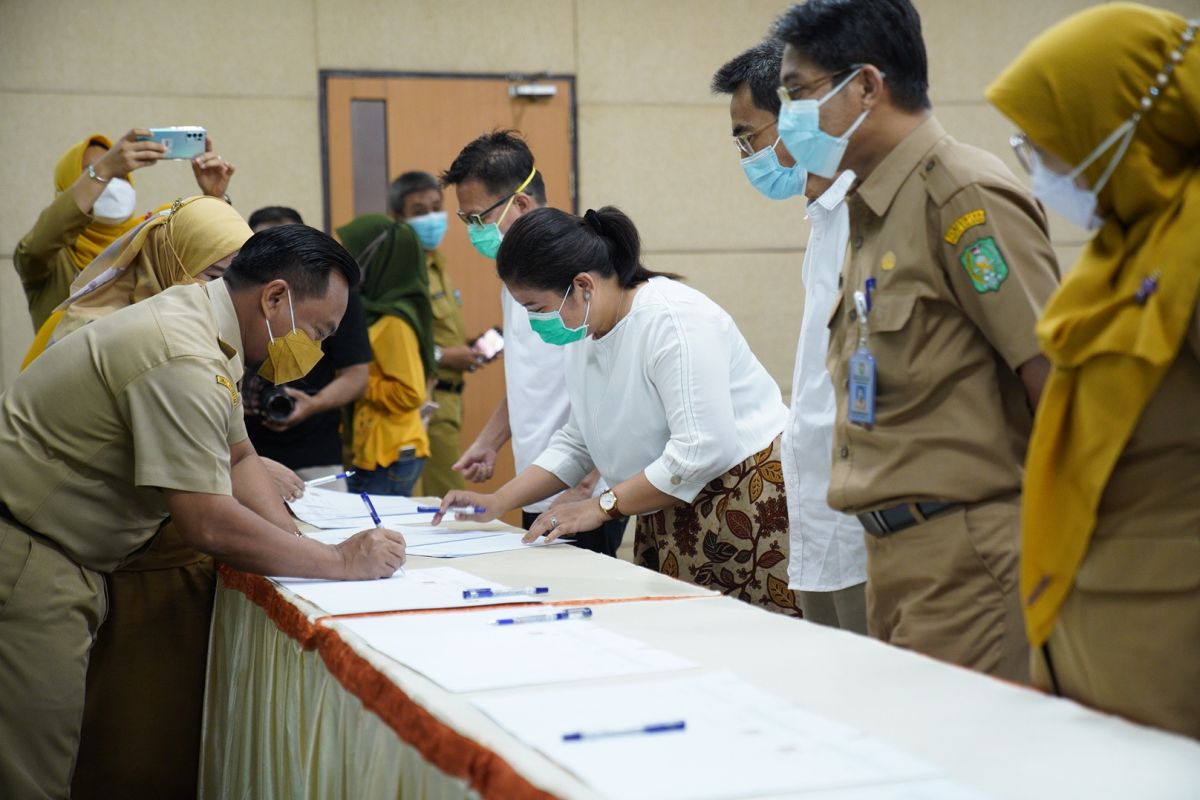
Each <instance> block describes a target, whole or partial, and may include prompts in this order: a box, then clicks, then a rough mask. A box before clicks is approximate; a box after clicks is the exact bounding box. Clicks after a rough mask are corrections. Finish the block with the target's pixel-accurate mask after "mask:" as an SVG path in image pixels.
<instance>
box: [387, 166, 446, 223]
mask: <svg viewBox="0 0 1200 800" xmlns="http://www.w3.org/2000/svg"><path fill="white" fill-rule="evenodd" d="M430 189H437V190H438V191H441V190H442V185H441V184H440V183H438V181H437V178H435V177H433V176H432V175H430V174H429V173H428V172H421V171H420V170H412V171H410V172H404V173H401V175H400V177H399V178H396V180H394V181H392V185H391V186H389V187H388V208H389V209H391V211H392V213H393V214H395V215H396V216H397V217H402V216H404V198H406V197H408V196H409V195H410V194H416V193H417V192H427V191H429V190H430Z"/></svg>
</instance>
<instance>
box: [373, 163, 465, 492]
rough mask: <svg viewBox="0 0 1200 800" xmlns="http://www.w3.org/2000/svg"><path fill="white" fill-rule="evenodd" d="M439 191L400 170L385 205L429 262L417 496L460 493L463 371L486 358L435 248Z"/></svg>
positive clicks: (424, 177) (442, 218) (429, 179)
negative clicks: (425, 419) (429, 331)
mask: <svg viewBox="0 0 1200 800" xmlns="http://www.w3.org/2000/svg"><path fill="white" fill-rule="evenodd" d="M442 200H443V198H442V187H441V184H439V183H438V182H437V178H435V177H433V176H432V175H430V174H429V173H428V172H417V171H413V172H405V173H403V174H402V175H401V176H400V177H399V178H396V180H394V181H392V185H391V188H390V189H389V190H388V206H389V207H390V209H391V214H392V217H393V218H394V219H399V220H403V221H404V222H406V223H408V224H409V225H410V226H411V227H412V229H413V231H414V232H415V233H416V234H417V238H418V239H419V240H420V242H421V247H422V248H423V249H424V250H425V254H426V256H427V259H428V264H429V302H430V304H431V305H432V306H433V342H434V344H435V345H436V347H434V351H435V355H436V356H437V362H438V370H437V379H436V381H435V382H434V387H433V393H432V396H433V402H434V403H436V404H437V408H436V409H435V410H434V412H433V416H432V417H431V418H430V420H429V458H428V460H426V462H425V469H424V470H423V471H422V473H421V492H422V494H426V495H430V496H433V497H443V496H445V494H446V492H449V491H451V490H452V489H465V488H466V485H467V484H466V482H465V481H464V480H463V477H462V475H460V474H459V473H457V472H455V471H454V469H453V466H454V462H456V461H458V457H459V446H458V436H459V433H460V432H461V431H462V425H463V389H464V388H465V383H464V381H463V377H464V376H463V373H464V372H474V371H475V370H476V369H478V368H479V367H480V366H481V365H482V364H484V363H485V359H484V358H483V356H481V355H480V354H479V353H477V352H476V351H475V350H473V349H471V347H469V346H468V345H467V325H466V322H465V321H464V320H463V312H462V294H461V293H460V292H459V291H458V289H456V288H454V282H453V281H452V280H451V279H450V273H449V272H447V271H446V263H445V259H443V258H442V254H441V252H440V251H439V250H438V248H439V247H440V246H441V244H442V239H443V237H445V235H446V212H445V211H444V210H443V209H442Z"/></svg>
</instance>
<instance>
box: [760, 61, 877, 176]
mask: <svg viewBox="0 0 1200 800" xmlns="http://www.w3.org/2000/svg"><path fill="white" fill-rule="evenodd" d="M861 71H862V67H859V68H858V69H856V70H854V71H853V72H851V73H850V75H849V76H847V77H846V79H845V80H843V81H842V82H841V83H839V84H838V85H837V86H835V87H833V88H832V89H830V90H829V92H828V93H827V94H826V95H825V96H824V97H822V98H821V99H820V100H785V101H784V103H783V106H782V107H781V108H780V109H779V138H780V139H782V140H783V146H784V147H786V148H787V149H788V152H789V153H791V154H792V158H794V159H796V166H797V167H798V168H799V169H802V170H804V171H806V172H811V173H812V174H813V175H820V176H821V177H822V178H832V177H833V176H834V175H836V174H837V171H838V168H840V167H841V165H842V156H844V155H845V154H846V145H848V144H849V143H850V137H851V136H853V135H854V132H855V131H856V130H858V126H859V125H862V123H863V120H865V119H866V118H867V114H868V113H870V109H867V110H866V111H864V112H863V113H861V114H859V115H858V119H856V120H855V121H854V124H853V125H851V126H850V128H849V129H848V130H847V131H846V132H845V133H843V134H842V135H841V136H837V137H834V136H830V135H829V134H828V133H825V131H823V130H821V106H823V105H825V103H826V102H827V101H828V100H829V98H831V97H833V96H834V95H836V94H837V93H838V92H840V91H841V90H842V89H844V88H845V87H846V84H848V83H850V81H852V80H854V76H856V75H858V73H859V72H861ZM780 92H781V93H782V92H783V90H782V89H781V90H780Z"/></svg>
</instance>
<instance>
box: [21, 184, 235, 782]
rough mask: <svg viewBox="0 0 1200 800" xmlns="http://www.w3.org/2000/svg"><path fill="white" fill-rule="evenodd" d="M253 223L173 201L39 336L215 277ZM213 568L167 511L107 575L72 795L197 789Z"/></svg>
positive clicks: (193, 201) (79, 280)
mask: <svg viewBox="0 0 1200 800" xmlns="http://www.w3.org/2000/svg"><path fill="white" fill-rule="evenodd" d="M251 235H252V234H251V231H250V227H249V226H248V225H247V224H246V223H245V221H244V220H243V219H242V218H241V216H240V215H239V214H238V213H237V211H236V210H234V208H233V207H232V206H230V205H229V204H228V203H226V202H225V201H224V200H219V199H217V198H215V197H192V198H188V199H187V200H180V201H177V202H176V203H175V204H174V205H173V206H172V207H171V208H169V209H167V210H165V211H160V212H158V213H155V214H152V215H151V216H150V218H149V219H148V220H146V221H145V222H142V223H141V224H140V225H137V226H135V227H134V228H132V229H131V230H130V231H128V232H127V233H126V234H125V235H123V236H121V237H120V238H118V239H116V240H115V241H114V242H112V243H111V244H110V245H109V246H108V247H106V248H105V249H104V251H103V252H102V253H100V254H99V255H98V256H97V257H96V259H95V260H94V261H93V262H92V263H91V264H90V265H88V267H87V268H86V269H84V270H83V272H81V273H79V274H78V276H77V277H76V279H75V282H74V284H72V286H71V295H70V297H69V298H68V299H67V300H66V301H64V302H63V303H62V304H61V305H60V306H59V308H58V309H56V310H55V312H54V313H53V314H52V315H51V316H50V318H49V319H48V320H47V322H46V323H45V325H43V326H42V332H41V333H40V334H39V336H38V340H37V341H35V344H34V347H35V348H38V346H39V345H44V344H45V343H46V341H47V340H49V341H50V342H51V346H53V341H57V340H59V339H61V338H62V337H63V336H66V335H69V334H70V333H71V332H72V331H74V330H76V329H78V328H80V327H82V326H83V325H85V324H87V323H88V322H91V321H93V320H95V319H99V318H100V317H102V316H105V315H107V314H111V313H113V312H115V311H119V310H120V309H122V308H124V307H126V306H129V305H131V304H133V303H136V302H139V301H141V300H145V299H146V298H148V297H151V296H153V295H156V294H158V293H159V292H162V291H164V290H165V289H168V288H170V287H171V286H175V285H178V284H186V283H194V282H196V281H205V280H210V279H214V278H218V277H220V275H221V274H222V273H223V272H224V271H225V268H226V267H228V265H229V262H230V261H232V260H233V257H234V256H235V255H236V254H237V252H238V251H239V250H240V249H241V248H242V245H243V244H245V242H246V240H247V239H249V238H250V236H251ZM40 352H41V350H40V349H37V350H36V352H35V351H34V350H31V351H30V355H29V356H28V357H27V363H28V361H32V360H33V358H35V357H36V356H37V355H38V354H39V353H40ZM215 580H216V579H215V574H214V570H213V564H212V559H210V558H208V557H207V556H203V555H201V554H200V553H197V552H196V551H194V550H191V549H190V548H188V547H185V546H184V545H183V543H182V541H181V540H180V538H179V535H178V533H177V532H176V530H175V527H174V526H173V525H171V523H170V522H169V521H168V522H167V523H166V524H165V525H164V526H163V527H162V529H161V530H160V531H159V533H158V535H157V536H155V538H154V539H153V540H152V542H151V544H150V547H149V548H148V549H147V550H146V551H145V552H144V553H143V554H141V555H140V556H138V557H137V558H136V559H135V560H133V561H131V562H130V563H128V564H126V565H124V566H122V567H121V568H120V569H118V570H116V571H115V572H113V573H111V574H110V575H109V576H108V580H107V582H108V597H109V600H108V603H109V606H108V609H109V610H108V617H107V619H106V620H105V622H104V625H102V626H101V628H100V632H99V634H98V635H97V637H96V643H95V645H94V646H93V648H92V651H91V658H90V660H89V663H88V675H87V694H86V701H85V706H84V716H83V728H82V732H81V736H80V744H79V758H78V761H77V763H76V767H75V776H74V780H73V789H72V797H76V798H84V799H85V800H86V798H91V797H185V796H188V797H194V796H195V794H196V788H195V783H196V770H197V763H198V758H199V750H200V727H201V716H202V710H203V698H204V674H205V668H206V665H207V656H208V629H209V624H210V619H211V615H212V601H213V590H214V587H215Z"/></svg>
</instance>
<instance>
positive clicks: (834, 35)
mask: <svg viewBox="0 0 1200 800" xmlns="http://www.w3.org/2000/svg"><path fill="white" fill-rule="evenodd" d="M771 34H772V35H773V36H775V37H776V38H778V39H782V40H783V42H784V44H789V45H791V46H792V47H794V48H796V49H797V50H799V51H800V52H801V53H802V54H803V55H804V57H805V58H807V59H808V60H810V61H812V62H813V63H814V64H816V65H817V66H819V67H821V68H822V69H826V70H828V71H829V72H831V73H838V72H842V71H844V70H846V69H848V68H849V67H850V66H851V65H854V64H872V65H874V66H875V67H877V68H878V69H879V71H880V72H882V73H883V74H884V81H885V82H886V83H887V85H888V89H889V90H890V92H891V95H892V100H893V101H894V102H895V103H896V105H897V106H899V107H900V108H902V109H904V110H906V111H921V110H924V109H927V108H929V107H930V102H929V61H928V59H927V58H926V56H925V40H924V39H923V38H922V37H921V16H920V15H919V14H918V13H917V10H916V9H915V8H913V5H912V3H910V2H909V0H807V2H804V3H797V4H795V5H793V6H792V7H791V8H789V9H788V10H787V11H785V12H783V14H782V15H781V16H780V17H779V19H778V20H776V21H775V25H774V26H773V27H772V29H771Z"/></svg>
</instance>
